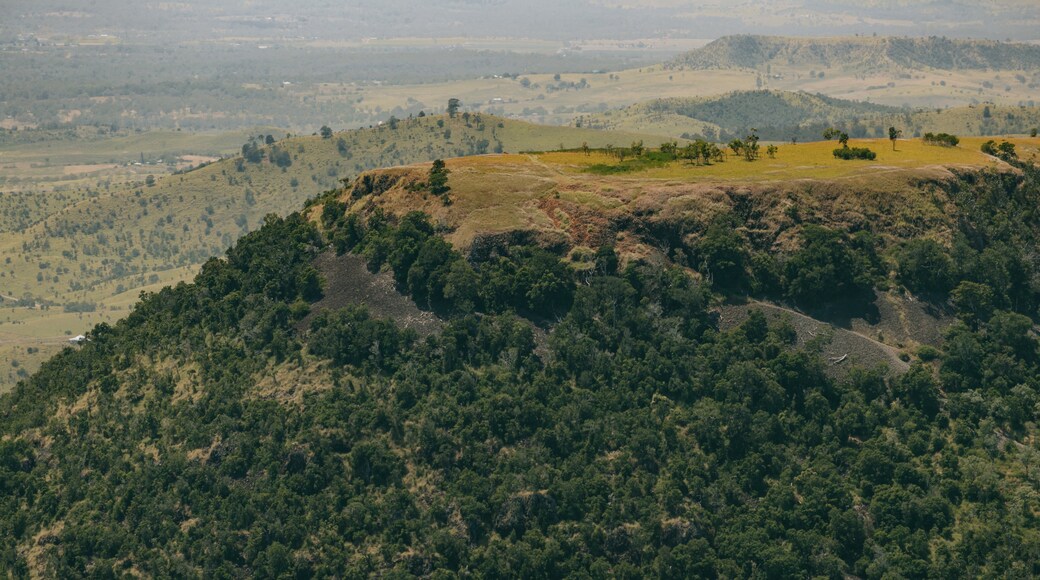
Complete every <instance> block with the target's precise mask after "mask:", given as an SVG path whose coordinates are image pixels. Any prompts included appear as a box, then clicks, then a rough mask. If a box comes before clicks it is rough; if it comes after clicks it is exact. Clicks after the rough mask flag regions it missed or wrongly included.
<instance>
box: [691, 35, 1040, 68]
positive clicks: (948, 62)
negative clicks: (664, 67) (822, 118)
mask: <svg viewBox="0 0 1040 580" xmlns="http://www.w3.org/2000/svg"><path fill="white" fill-rule="evenodd" d="M771 64H772V65H779V66H796V67H797V66H805V67H821V68H845V69H850V68H851V69H863V70H876V69H889V68H892V67H899V68H910V69H916V68H922V67H927V68H933V69H940V70H964V69H971V70H975V69H990V68H993V69H1003V70H1027V69H1035V68H1037V67H1038V66H1040V46H1037V45H1031V44H1020V43H1007V42H996V41H992V40H960V39H951V38H940V37H935V36H933V37H928V38H896V37H882V38H877V37H841V38H787V37H780V36H754V35H737V36H725V37H722V38H720V39H718V40H716V41H714V42H712V43H710V44H708V45H707V46H705V47H703V48H700V49H697V50H694V51H691V52H688V53H686V54H683V55H681V56H679V57H678V58H676V59H675V60H674V61H673V62H672V65H673V66H676V67H682V68H691V69H727V68H760V67H764V66H767V65H771Z"/></svg>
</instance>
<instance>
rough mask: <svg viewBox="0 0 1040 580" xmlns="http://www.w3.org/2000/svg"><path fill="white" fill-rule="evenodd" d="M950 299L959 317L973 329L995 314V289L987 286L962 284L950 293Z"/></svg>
mask: <svg viewBox="0 0 1040 580" xmlns="http://www.w3.org/2000/svg"><path fill="white" fill-rule="evenodd" d="M950 299H951V301H952V302H953V307H954V309H956V311H957V316H958V317H960V319H961V320H963V321H964V322H966V323H968V325H969V326H971V327H972V328H976V327H977V326H978V324H979V323H980V322H985V321H987V320H989V317H990V315H992V314H993V289H992V288H990V287H989V286H987V285H986V284H979V283H976V282H968V281H965V282H961V283H960V284H958V285H957V287H956V288H954V289H953V292H951V293H950Z"/></svg>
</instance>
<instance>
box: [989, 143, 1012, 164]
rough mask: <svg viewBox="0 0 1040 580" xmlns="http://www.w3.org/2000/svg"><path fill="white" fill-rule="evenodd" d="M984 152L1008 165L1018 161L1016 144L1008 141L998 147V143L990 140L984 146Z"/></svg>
mask: <svg viewBox="0 0 1040 580" xmlns="http://www.w3.org/2000/svg"><path fill="white" fill-rule="evenodd" d="M982 152H983V153H985V154H986V155H992V156H994V157H997V158H999V159H1001V160H1002V161H1006V162H1008V163H1010V162H1012V161H1015V160H1017V159H1018V152H1017V151H1015V144H1014V143H1011V142H1008V141H1001V142H1000V145H997V142H996V141H994V140H992V139H990V140H989V141H986V142H985V143H983V144H982Z"/></svg>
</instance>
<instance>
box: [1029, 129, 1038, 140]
mask: <svg viewBox="0 0 1040 580" xmlns="http://www.w3.org/2000/svg"><path fill="white" fill-rule="evenodd" d="M1036 133H1037V129H1036V127H1033V130H1032V131H1030V132H1029V136H1030V137H1032V138H1034V139H1035V138H1036Z"/></svg>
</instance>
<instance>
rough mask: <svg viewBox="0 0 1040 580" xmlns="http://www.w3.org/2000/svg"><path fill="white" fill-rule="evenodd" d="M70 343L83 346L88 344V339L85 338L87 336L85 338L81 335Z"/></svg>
mask: <svg viewBox="0 0 1040 580" xmlns="http://www.w3.org/2000/svg"><path fill="white" fill-rule="evenodd" d="M69 342H70V343H71V344H83V343H84V342H87V337H85V336H83V335H82V334H81V335H79V336H74V337H72V338H70V339H69Z"/></svg>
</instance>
